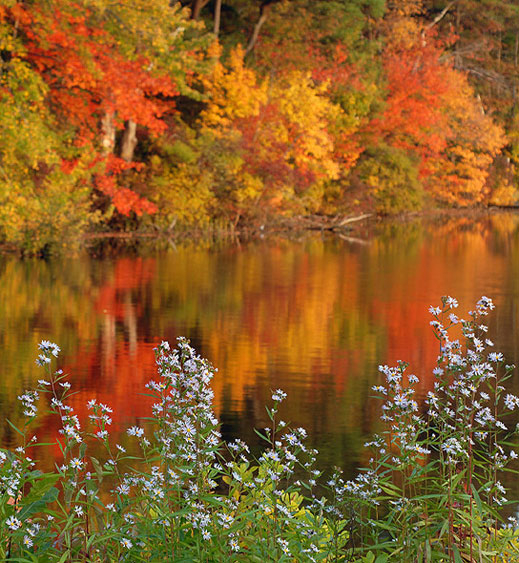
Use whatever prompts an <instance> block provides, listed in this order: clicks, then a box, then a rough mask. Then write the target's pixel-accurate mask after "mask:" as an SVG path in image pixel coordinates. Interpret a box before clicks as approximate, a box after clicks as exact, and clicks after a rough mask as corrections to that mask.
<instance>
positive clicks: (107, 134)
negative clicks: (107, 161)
mask: <svg viewBox="0 0 519 563" xmlns="http://www.w3.org/2000/svg"><path fill="white" fill-rule="evenodd" d="M114 117H115V114H114V112H113V111H107V112H106V113H105V114H104V116H103V118H102V119H101V130H102V134H103V139H102V145H103V154H104V155H105V156H107V155H109V154H110V153H112V152H114V147H115V124H114Z"/></svg>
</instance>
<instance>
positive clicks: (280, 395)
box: [272, 389, 287, 402]
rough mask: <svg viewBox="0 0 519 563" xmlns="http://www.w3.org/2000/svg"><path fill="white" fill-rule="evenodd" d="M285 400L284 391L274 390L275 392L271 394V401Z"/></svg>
mask: <svg viewBox="0 0 519 563" xmlns="http://www.w3.org/2000/svg"><path fill="white" fill-rule="evenodd" d="M286 398H287V394H286V393H285V392H284V391H282V390H281V389H276V391H275V392H274V393H272V400H273V401H277V402H281V401H283V400H284V399H286Z"/></svg>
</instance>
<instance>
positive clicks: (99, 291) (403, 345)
mask: <svg viewBox="0 0 519 563" xmlns="http://www.w3.org/2000/svg"><path fill="white" fill-rule="evenodd" d="M505 217H506V216H503V220H502V221H501V220H499V219H482V220H479V221H474V220H464V219H446V220H442V221H441V222H439V223H438V224H436V225H434V226H433V227H432V228H430V229H427V228H424V227H423V226H422V225H420V224H419V223H416V224H398V223H393V224H392V225H389V226H387V227H384V228H381V229H380V232H379V233H378V235H377V236H375V237H374V238H373V239H372V240H371V241H370V244H369V245H365V246H355V247H354V246H345V243H343V242H342V241H339V240H336V239H335V240H325V239H323V238H322V237H321V236H315V237H312V236H309V237H307V238H306V239H305V240H304V241H302V242H298V243H296V244H294V243H292V242H287V241H283V240H281V241H280V240H276V239H271V240H270V241H268V242H265V241H263V242H262V241H260V242H251V243H249V244H247V245H246V246H243V247H240V246H238V245H235V246H227V247H223V248H221V249H220V250H215V249H214V248H204V247H196V246H194V245H186V246H179V247H178V248H177V249H176V250H175V252H168V253H164V254H161V255H160V258H159V257H157V256H155V257H152V258H149V259H144V258H131V257H122V258H119V259H116V260H114V261H108V260H107V261H87V260H84V261H83V262H82V261H65V262H56V263H52V262H50V263H44V262H25V263H19V262H15V261H11V260H6V261H5V262H4V264H3V269H1V270H0V307H2V316H1V317H0V323H2V324H1V327H2V329H3V330H0V339H1V348H0V354H1V357H0V365H2V367H3V370H2V371H3V374H5V375H4V378H3V382H2V387H1V390H0V393H1V394H2V395H1V397H0V399H1V400H2V401H3V402H2V405H3V406H5V409H6V410H7V411H9V412H10V411H12V410H13V409H14V406H13V405H14V404H16V402H17V401H16V395H17V394H19V393H20V391H22V390H23V389H24V388H27V387H30V386H31V385H32V382H33V381H35V380H36V379H37V378H38V377H40V376H41V374H40V373H39V370H38V369H37V368H36V366H34V363H33V362H34V355H35V350H36V345H37V342H38V341H39V340H41V339H42V338H45V339H51V340H54V341H56V342H58V343H59V344H60V346H61V347H62V349H63V350H64V354H66V355H64V360H63V361H64V364H65V368H66V371H68V372H70V374H71V381H72V383H73V384H74V388H75V389H76V390H79V392H80V393H79V394H78V396H77V397H76V398H75V399H74V406H75V407H76V408H77V410H78V411H79V412H80V413H81V414H83V413H84V404H85V402H86V400H88V399H90V398H92V396H96V397H97V399H98V400H99V401H103V402H106V403H108V404H109V405H111V406H113V407H114V422H115V423H117V422H119V421H121V420H122V419H124V420H125V421H128V422H132V421H133V420H134V418H135V417H138V416H143V415H145V414H146V413H147V408H146V407H145V406H144V405H143V404H142V401H141V396H140V395H138V393H140V392H141V391H143V386H144V384H145V383H146V382H147V380H148V379H150V378H151V377H153V375H154V363H153V362H154V357H153V352H152V348H153V344H152V343H156V342H158V341H159V340H160V339H169V340H170V341H171V342H173V341H174V339H175V338H176V337H177V336H179V335H186V336H187V337H191V339H192V342H193V345H195V347H196V348H197V349H198V351H199V352H200V353H201V354H202V355H203V356H204V357H207V358H208V359H209V360H210V361H211V362H212V363H213V364H214V365H215V366H216V367H217V368H219V372H218V374H217V375H216V377H215V380H214V389H215V394H216V405H217V409H216V410H217V412H218V414H219V415H227V414H229V413H231V415H232V416H233V415H240V416H243V415H244V414H245V413H253V416H254V419H255V420H254V421H250V422H254V423H262V422H263V419H264V416H265V415H264V410H263V405H264V403H265V402H268V400H269V391H270V389H275V388H277V387H281V388H283V389H285V390H286V391H287V392H288V393H289V397H290V400H289V401H287V403H286V406H284V408H285V409H286V411H285V413H284V414H283V416H284V417H285V418H286V419H287V420H292V421H294V422H296V423H297V424H301V425H303V426H307V427H308V429H309V430H313V432H314V433H318V434H319V435H320V436H322V435H325V436H335V437H337V436H339V435H343V436H344V435H345V434H348V433H349V434H351V435H353V434H354V433H356V434H355V435H358V434H360V433H361V432H362V431H364V432H368V431H369V429H370V427H371V425H372V424H374V420H375V418H376V415H375V413H374V411H373V410H372V409H371V406H370V403H369V402H367V397H368V396H369V395H370V394H371V392H370V387H371V385H373V384H375V383H376V382H377V380H378V375H377V364H378V363H380V362H387V363H390V364H394V363H395V362H396V360H398V359H405V360H408V361H410V363H411V367H410V369H411V371H414V372H416V373H417V375H419V376H422V377H423V376H424V375H425V376H426V377H429V376H428V375H427V374H430V368H431V367H432V366H433V364H434V361H435V358H436V355H437V352H438V344H437V342H436V340H435V339H434V338H433V336H432V334H431V331H430V328H429V320H430V316H429V314H428V307H429V305H432V304H433V305H436V304H437V303H436V302H437V301H438V300H439V298H440V296H441V295H443V294H451V295H453V296H455V297H457V298H458V299H459V300H460V302H461V303H473V302H475V301H476V300H477V298H479V297H480V296H481V294H483V293H488V294H489V295H490V296H492V297H495V301H496V304H497V305H498V306H500V307H499V308H498V311H499V310H501V309H505V308H506V309H509V308H510V307H509V304H506V305H502V303H501V302H502V301H503V298H502V297H500V296H501V295H503V294H504V291H507V288H510V287H512V288H513V287H515V285H514V284H517V279H519V272H517V271H515V270H514V268H515V264H519V257H518V256H516V255H517V254H518V253H519V251H518V250H517V244H516V243H515V239H514V235H513V233H514V232H515V231H516V226H515V225H516V221H517V220H516V219H515V218H514V219H510V220H508V221H505V220H504V218H505ZM496 221H498V227H499V233H498V235H497V236H494V234H493V232H494V230H495V222H496ZM505 252H506V254H505ZM505 256H506V257H507V258H506V259H505ZM508 257H512V261H513V262H514V264H509V259H508ZM516 258H517V259H516ZM503 287H504V288H505V289H504V290H503ZM511 306H513V304H511ZM492 322H493V321H492V319H490V324H492ZM498 337H499V340H497V339H496V341H499V342H501V341H503V342H507V341H508V340H507V335H506V334H505V333H504V332H503V334H502V335H498ZM505 351H506V350H505ZM507 355H509V354H507ZM510 357H511V355H510ZM431 384H432V382H431V381H430V380H427V379H426V380H424V382H423V387H422V389H421V391H425V389H427V388H429V387H430V386H431ZM316 405H319V409H320V411H319V413H317V416H316V413H315V408H316ZM359 421H361V423H362V424H363V425H364V427H363V429H359ZM265 422H266V421H265ZM6 432H7V429H6V428H5V427H4V428H2V429H1V430H0V433H1V434H2V435H1V436H0V437H2V438H5V439H9V437H8V436H7V434H6Z"/></svg>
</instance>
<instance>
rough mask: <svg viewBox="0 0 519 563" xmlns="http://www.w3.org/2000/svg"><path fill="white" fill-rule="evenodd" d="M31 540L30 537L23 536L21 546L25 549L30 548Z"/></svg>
mask: <svg viewBox="0 0 519 563" xmlns="http://www.w3.org/2000/svg"><path fill="white" fill-rule="evenodd" d="M32 543H33V542H32V539H31V538H30V536H23V545H24V546H25V547H32Z"/></svg>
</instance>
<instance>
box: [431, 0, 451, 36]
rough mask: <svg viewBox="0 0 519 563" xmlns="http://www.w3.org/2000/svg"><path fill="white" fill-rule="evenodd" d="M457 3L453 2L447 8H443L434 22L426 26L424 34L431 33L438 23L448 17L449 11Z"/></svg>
mask: <svg viewBox="0 0 519 563" xmlns="http://www.w3.org/2000/svg"><path fill="white" fill-rule="evenodd" d="M457 1H458V0H453V1H452V2H449V4H447V6H445V8H443V10H442V11H441V12H440V13H439V14H438V15H437V16H436V17H435V18H434V20H433V21H432V22H431V23H429V24H428V25H426V26H425V29H424V32H426V31H429V30H430V29H431V28H433V27H434V26H435V25H436V24H437V23H439V22H440V21H441V20H442V19H443V18H444V17H445V16H446V15H447V13H448V11H449V10H450V9H451V8H452V7H453V6H454V4H456V2H457Z"/></svg>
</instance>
